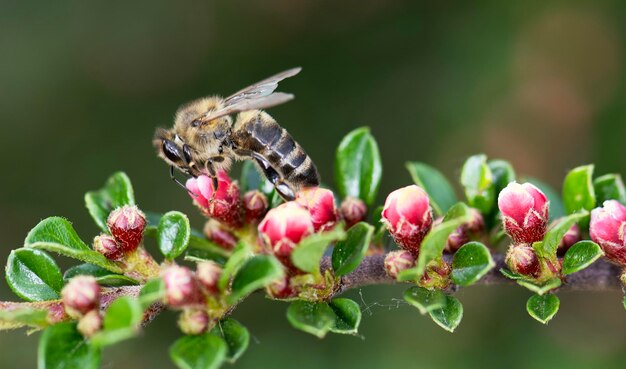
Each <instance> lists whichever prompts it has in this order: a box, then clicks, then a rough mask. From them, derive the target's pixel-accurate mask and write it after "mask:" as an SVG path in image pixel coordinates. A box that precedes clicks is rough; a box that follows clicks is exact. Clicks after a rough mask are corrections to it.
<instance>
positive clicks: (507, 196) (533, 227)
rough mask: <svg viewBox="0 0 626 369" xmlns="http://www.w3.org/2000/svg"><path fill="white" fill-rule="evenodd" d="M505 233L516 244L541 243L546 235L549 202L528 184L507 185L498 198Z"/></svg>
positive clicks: (539, 191) (542, 194) (535, 188)
mask: <svg viewBox="0 0 626 369" xmlns="http://www.w3.org/2000/svg"><path fill="white" fill-rule="evenodd" d="M498 207H499V208H500V212H501V213H502V222H503V225H504V230H505V231H506V233H507V234H508V235H509V236H510V237H511V238H512V239H513V240H514V241H515V242H517V243H533V242H536V241H541V240H542V239H543V236H544V235H545V234H546V228H547V224H548V211H549V208H550V202H549V201H548V198H547V197H546V195H544V193H543V192H541V190H540V189H538V188H537V187H535V186H534V185H532V184H530V183H524V184H519V183H517V182H511V183H509V185H508V186H506V188H504V189H503V190H502V192H500V195H499V196H498Z"/></svg>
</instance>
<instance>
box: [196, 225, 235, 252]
mask: <svg viewBox="0 0 626 369" xmlns="http://www.w3.org/2000/svg"><path fill="white" fill-rule="evenodd" d="M204 235H205V236H206V237H207V238H208V239H209V240H211V241H213V242H215V243H216V244H217V245H218V246H220V247H222V248H223V249H225V250H232V249H233V248H234V247H235V245H236V244H237V237H235V235H233V234H232V233H230V231H229V230H228V229H226V227H225V226H224V225H222V223H220V222H218V221H217V220H215V219H209V221H208V222H206V224H205V225H204Z"/></svg>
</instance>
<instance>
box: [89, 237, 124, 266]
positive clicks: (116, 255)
mask: <svg viewBox="0 0 626 369" xmlns="http://www.w3.org/2000/svg"><path fill="white" fill-rule="evenodd" d="M93 249H94V250H95V251H96V252H99V253H100V254H102V255H104V257H105V258H107V259H109V260H119V259H121V258H122V256H124V250H123V249H122V246H121V245H120V244H119V243H117V241H116V240H115V238H113V236H109V235H108V234H101V235H99V236H96V238H94V239H93Z"/></svg>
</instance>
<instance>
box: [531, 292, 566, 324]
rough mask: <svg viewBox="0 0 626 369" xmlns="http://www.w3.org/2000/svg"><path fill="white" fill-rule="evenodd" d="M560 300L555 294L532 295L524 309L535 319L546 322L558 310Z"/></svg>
mask: <svg viewBox="0 0 626 369" xmlns="http://www.w3.org/2000/svg"><path fill="white" fill-rule="evenodd" d="M560 304H561V302H560V301H559V298H558V297H557V296H556V295H553V294H551V293H550V294H547V295H532V296H530V298H529V299H528V301H527V302H526V311H528V314H529V315H530V316H531V317H533V318H534V319H535V320H537V321H538V322H540V323H542V324H547V323H548V322H549V321H550V320H551V319H552V318H554V316H555V315H556V313H557V312H558V311H559V305H560Z"/></svg>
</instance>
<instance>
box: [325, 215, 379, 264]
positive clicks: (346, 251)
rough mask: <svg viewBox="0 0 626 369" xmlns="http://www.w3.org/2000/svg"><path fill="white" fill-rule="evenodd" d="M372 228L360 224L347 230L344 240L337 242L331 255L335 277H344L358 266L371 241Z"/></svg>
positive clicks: (362, 223)
mask: <svg viewBox="0 0 626 369" xmlns="http://www.w3.org/2000/svg"><path fill="white" fill-rule="evenodd" d="M373 233H374V227H373V226H371V225H369V224H367V223H365V222H360V223H357V224H355V225H353V226H352V227H350V229H348V232H347V233H346V238H345V239H344V240H341V241H338V242H337V244H336V245H335V249H334V250H333V255H332V264H333V270H334V271H335V275H336V276H342V275H346V274H348V273H350V272H352V271H353V270H354V269H356V267H358V266H359V264H360V263H361V260H363V257H364V256H365V253H366V252H367V249H368V247H369V245H370V241H371V240H372V234H373Z"/></svg>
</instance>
